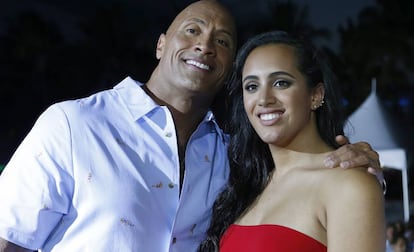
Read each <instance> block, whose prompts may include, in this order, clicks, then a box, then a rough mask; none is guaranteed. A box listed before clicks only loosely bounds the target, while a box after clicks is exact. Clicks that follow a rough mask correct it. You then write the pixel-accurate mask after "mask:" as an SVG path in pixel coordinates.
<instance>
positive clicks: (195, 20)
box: [188, 18, 206, 25]
mask: <svg viewBox="0 0 414 252" xmlns="http://www.w3.org/2000/svg"><path fill="white" fill-rule="evenodd" d="M188 21H193V22H196V23H200V24H203V25H205V24H206V22H205V21H204V20H202V19H199V18H190V19H189V20H188Z"/></svg>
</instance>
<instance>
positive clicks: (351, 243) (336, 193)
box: [325, 169, 386, 252]
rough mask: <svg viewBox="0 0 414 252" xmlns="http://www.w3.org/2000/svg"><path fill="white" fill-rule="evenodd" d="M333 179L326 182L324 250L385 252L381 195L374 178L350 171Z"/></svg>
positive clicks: (357, 170)
mask: <svg viewBox="0 0 414 252" xmlns="http://www.w3.org/2000/svg"><path fill="white" fill-rule="evenodd" d="M336 178H337V179H333V180H332V181H329V183H328V184H329V187H331V189H332V190H331V191H330V192H329V194H328V195H329V196H328V197H327V199H328V200H327V202H326V218H327V237H328V251H329V252H333V251H334V252H342V251H343V252H349V251H364V252H380V251H385V222H386V221H385V208H384V196H383V193H382V188H381V187H380V186H379V184H378V182H377V180H376V179H375V177H373V176H372V175H370V174H367V173H366V169H350V170H343V171H342V172H340V174H337V177H336ZM335 180H336V181H335ZM328 189H329V188H328ZM325 190H326V189H325Z"/></svg>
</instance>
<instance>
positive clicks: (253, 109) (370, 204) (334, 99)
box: [200, 31, 385, 252]
mask: <svg viewBox="0 0 414 252" xmlns="http://www.w3.org/2000/svg"><path fill="white" fill-rule="evenodd" d="M335 85H336V84H335V77H334V74H333V73H332V72H331V71H330V69H329V67H328V65H327V64H326V62H325V61H324V60H323V59H322V58H321V56H320V55H319V54H318V52H317V51H316V50H315V49H314V48H313V47H311V43H309V42H307V41H303V40H301V39H298V38H295V37H294V36H291V35H290V34H287V33H285V32H282V31H274V32H268V33H264V34H260V35H257V36H255V37H254V38H252V39H250V40H249V41H248V42H247V43H246V44H245V45H244V46H243V47H242V48H241V49H240V51H239V53H238V55H237V58H236V63H235V69H234V72H233V76H232V79H231V82H230V84H229V88H230V97H231V99H230V100H231V107H232V115H231V116H232V118H231V123H230V132H231V135H232V138H231V143H230V146H229V159H230V166H231V172H230V181H229V185H228V187H227V188H226V189H225V190H224V191H223V192H222V193H221V194H220V196H219V197H218V198H217V200H216V202H215V206H214V210H213V220H212V222H211V226H210V228H209V230H208V236H207V238H206V240H204V241H203V242H202V244H201V246H200V251H217V249H220V251H221V252H229V251H238V252H241V251H261V252H263V251H289V252H295V251H301V252H304V251H312V252H316V251H335V252H338V251H346V252H349V251H364V252H370V251H372V252H378V251H385V214H384V199H383V193H382V190H381V187H380V185H379V183H378V181H377V179H376V178H375V177H374V176H372V175H371V174H369V173H367V172H366V169H358V168H356V169H326V168H324V165H323V159H324V158H325V157H326V156H327V155H328V154H329V153H330V152H332V151H333V150H335V149H336V148H337V147H338V145H337V144H336V143H335V141H334V139H335V136H336V135H338V134H343V120H342V117H341V113H340V107H341V106H340V104H339V103H338V95H337V91H336V90H335V89H336V86H335Z"/></svg>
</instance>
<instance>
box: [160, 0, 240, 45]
mask: <svg viewBox="0 0 414 252" xmlns="http://www.w3.org/2000/svg"><path fill="white" fill-rule="evenodd" d="M197 16H200V17H202V16H210V17H212V18H213V19H215V20H219V23H220V24H222V26H223V27H221V28H222V29H223V30H225V31H226V32H228V33H229V35H231V37H232V38H233V39H234V41H236V37H237V34H236V23H235V21H234V18H233V15H232V14H231V13H230V12H229V11H228V10H227V9H226V7H224V5H222V4H221V3H219V2H218V1H216V0H200V1H197V2H194V3H192V4H190V5H189V6H187V7H186V8H185V9H184V10H182V11H181V12H180V13H179V14H178V15H177V16H176V17H175V19H174V20H173V22H172V23H171V25H170V27H169V28H168V30H167V34H168V33H169V32H173V31H175V30H176V28H177V26H179V25H181V24H182V22H183V21H184V20H186V19H188V18H189V17H197Z"/></svg>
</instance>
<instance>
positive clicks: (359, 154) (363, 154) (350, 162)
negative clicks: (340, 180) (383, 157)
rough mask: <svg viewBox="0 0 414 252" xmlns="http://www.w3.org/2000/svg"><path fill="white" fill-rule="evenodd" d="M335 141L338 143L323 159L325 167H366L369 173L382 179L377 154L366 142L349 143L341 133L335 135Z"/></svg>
mask: <svg viewBox="0 0 414 252" xmlns="http://www.w3.org/2000/svg"><path fill="white" fill-rule="evenodd" d="M335 140H336V142H337V143H338V144H340V145H342V146H341V147H339V148H338V149H337V150H335V151H334V152H332V153H331V154H330V155H329V156H328V157H327V158H326V159H325V166H326V167H336V166H340V167H342V168H353V167H366V168H367V169H368V172H369V173H372V174H373V175H375V176H377V177H378V179H380V177H381V180H382V179H383V172H382V169H381V165H380V162H379V155H378V153H377V152H376V151H374V150H373V149H372V148H371V145H369V144H368V143H366V142H358V143H354V144H350V143H349V140H348V139H347V138H346V137H345V136H342V135H339V136H336V138H335Z"/></svg>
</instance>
